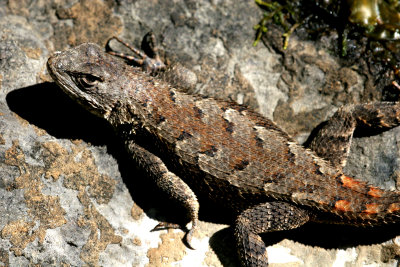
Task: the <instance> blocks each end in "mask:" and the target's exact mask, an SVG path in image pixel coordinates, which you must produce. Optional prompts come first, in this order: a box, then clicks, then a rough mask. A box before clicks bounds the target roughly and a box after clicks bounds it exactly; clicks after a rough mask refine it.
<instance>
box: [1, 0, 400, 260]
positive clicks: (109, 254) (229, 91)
mask: <svg viewBox="0 0 400 267" xmlns="http://www.w3.org/2000/svg"><path fill="white" fill-rule="evenodd" d="M261 15H262V11H261V10H260V9H259V8H258V7H257V6H256V5H255V4H254V3H253V2H251V1H247V2H244V1H233V0H212V1H192V0H186V1H184V0H175V1H144V0H138V1H115V2H114V1H111V0H104V1H101V0H83V1H79V2H78V1H72V0H52V1H45V0H34V1H15V0H9V1H5V0H0V166H1V167H0V173H1V175H0V214H1V215H2V216H1V217H0V265H1V266H28V265H35V264H38V265H40V266H49V265H56V266H82V265H89V266H113V265H114V266H171V265H174V266H237V265H238V261H237V260H236V254H235V250H234V247H233V238H232V236H231V234H232V232H231V230H230V229H223V228H226V225H223V224H219V223H220V222H221V221H219V220H216V219H214V217H213V216H212V214H211V215H210V214H208V213H207V212H204V211H201V214H200V219H201V220H202V221H201V225H200V231H199V232H198V233H197V235H196V236H195V240H194V241H195V242H194V244H195V246H196V248H197V249H196V250H190V249H188V248H187V247H186V246H185V245H184V244H183V243H182V240H181V239H182V238H183V232H182V231H180V230H173V231H172V230H169V231H156V232H151V229H152V228H153V227H154V226H155V225H157V223H158V221H161V220H168V221H171V220H174V219H175V218H176V217H184V216H183V215H182V213H181V212H180V210H176V211H174V210H175V207H174V203H169V202H168V200H167V199H165V198H163V196H162V195H160V193H159V192H158V191H157V189H156V188H154V186H152V185H151V184H148V183H147V181H146V177H145V176H144V175H142V174H140V173H138V172H137V171H136V170H135V168H134V166H131V163H130V161H129V160H128V159H127V158H126V157H125V156H124V152H123V150H122V147H121V145H120V144H119V143H118V140H115V138H114V136H113V133H112V132H111V130H110V129H109V128H108V127H107V126H106V125H104V124H103V123H102V122H101V121H99V120H97V118H94V117H92V116H91V115H89V114H87V113H86V112H85V111H83V110H81V109H80V108H79V106H78V105H75V103H73V102H72V101H70V100H69V99H68V98H67V97H66V96H64V95H63V94H62V92H61V91H60V90H59V89H58V88H57V86H55V85H54V83H51V79H50V77H49V76H48V74H47V71H46V67H45V63H46V60H47V58H48V56H49V55H50V54H51V53H53V52H54V51H56V50H62V49H66V48H68V47H70V46H74V45H76V44H79V43H82V42H87V41H90V42H96V43H98V44H100V45H103V46H104V45H105V42H106V40H107V39H108V38H110V37H111V36H113V35H119V36H120V37H122V38H123V39H124V40H126V41H128V42H129V43H132V44H134V45H136V46H139V45H140V42H141V39H142V37H143V35H144V34H145V33H147V32H148V31H150V30H153V31H154V32H155V34H156V36H157V38H158V40H159V43H160V49H161V52H162V56H163V57H164V58H166V59H167V62H173V61H178V62H180V63H182V64H183V65H185V66H186V67H188V68H189V69H191V70H192V71H193V72H195V73H196V75H197V84H196V86H195V87H194V88H192V89H191V90H192V91H193V92H194V93H200V94H204V95H209V96H216V97H219V98H224V99H232V100H235V101H237V102H239V103H244V104H246V105H248V106H251V107H252V108H254V109H257V110H258V111H260V112H261V113H262V114H264V115H265V116H267V117H269V118H272V119H273V120H274V121H275V122H277V123H278V124H279V125H281V126H282V127H283V128H284V129H285V130H286V131H288V132H289V133H290V134H291V135H293V136H294V137H295V138H297V139H298V140H299V141H300V142H303V141H305V139H306V138H307V136H308V134H309V133H310V131H311V130H312V129H313V128H314V127H316V126H317V125H318V124H320V123H321V122H322V121H324V120H325V119H326V118H327V117H328V116H329V115H331V114H332V113H333V112H334V111H335V110H336V109H337V107H338V106H340V105H342V104H346V103H358V102H360V101H366V100H374V99H373V98H371V97H370V95H374V96H375V95H380V94H379V93H376V94H371V90H372V89H371V88H372V86H371V79H370V78H369V76H368V73H365V71H364V70H363V67H362V66H361V67H360V66H354V67H351V68H349V67H343V66H341V65H340V64H339V63H338V60H337V58H335V57H334V56H332V55H331V54H330V53H329V52H328V51H327V49H326V47H325V45H324V44H325V43H329V42H330V40H321V41H320V44H319V45H318V44H317V45H316V44H314V43H312V42H311V41H299V40H297V39H296V38H295V37H294V38H291V41H290V43H289V47H288V49H287V50H286V51H280V50H279V49H277V47H279V46H280V44H279V40H278V41H276V40H275V42H277V43H273V42H274V40H273V38H271V43H266V45H263V44H259V45H258V46H257V47H252V40H253V37H254V32H253V30H252V27H253V25H255V24H256V23H257V22H258V19H259V18H261ZM378 100H379V99H378ZM399 138H400V128H396V129H393V130H391V131H387V132H384V133H382V134H379V135H377V136H372V137H363V138H356V139H355V140H354V142H353V145H352V151H351V155H350V158H349V161H348V165H347V166H346V171H347V173H348V174H352V175H355V176H357V177H359V178H362V179H365V180H368V181H370V182H371V183H374V184H376V185H379V186H382V187H385V188H389V189H395V188H396V186H397V183H398V180H399V179H398V174H399V165H400V164H399V163H400V162H399V158H400V155H399V149H400V147H399ZM171 213H172V214H171ZM183 220H184V219H183ZM221 229H223V230H221ZM391 229H392V230H393V229H395V228H391ZM392 230H390V229H389V230H387V229H384V230H382V229H381V230H380V229H378V230H362V229H361V230H360V229H356V230H354V229H353V228H351V229H348V228H343V227H332V226H329V227H327V228H326V227H325V226H310V227H305V228H304V229H301V230H300V229H299V230H296V231H293V232H291V233H288V234H286V233H276V234H271V235H266V236H265V239H264V240H265V242H266V243H268V244H271V245H272V246H271V247H269V248H268V252H269V255H270V263H271V266H365V265H368V266H396V264H397V260H396V257H397V258H398V256H399V244H400V239H399V238H396V232H395V231H394V230H393V231H392ZM397 234H399V233H397ZM284 238H287V239H284Z"/></svg>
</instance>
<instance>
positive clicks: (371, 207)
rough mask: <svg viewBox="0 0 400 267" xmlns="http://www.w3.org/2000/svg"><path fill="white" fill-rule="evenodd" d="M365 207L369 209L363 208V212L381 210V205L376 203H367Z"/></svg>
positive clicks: (370, 212)
mask: <svg viewBox="0 0 400 267" xmlns="http://www.w3.org/2000/svg"><path fill="white" fill-rule="evenodd" d="M365 207H366V208H367V209H365V210H363V212H364V213H367V214H376V213H378V212H379V211H380V210H379V205H378V204H376V203H371V204H366V205H365Z"/></svg>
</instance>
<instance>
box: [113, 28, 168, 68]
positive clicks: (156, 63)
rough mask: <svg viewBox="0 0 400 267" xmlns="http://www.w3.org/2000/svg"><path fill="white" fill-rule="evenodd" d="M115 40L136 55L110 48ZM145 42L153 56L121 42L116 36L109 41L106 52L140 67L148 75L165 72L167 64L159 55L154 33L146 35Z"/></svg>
mask: <svg viewBox="0 0 400 267" xmlns="http://www.w3.org/2000/svg"><path fill="white" fill-rule="evenodd" d="M113 39H115V40H116V41H118V42H119V43H121V44H122V45H124V46H126V47H127V48H128V49H129V50H131V51H132V52H133V53H134V56H129V55H126V54H124V53H120V52H115V51H113V50H112V49H111V47H110V42H111V40H113ZM144 40H145V41H146V42H147V43H148V47H149V49H150V50H151V54H152V56H148V55H147V54H146V53H145V52H142V51H141V50H139V49H137V48H135V47H133V46H131V45H129V44H128V43H126V42H124V41H123V40H121V39H120V38H118V37H116V36H113V37H111V38H110V39H108V41H107V44H106V50H107V52H108V53H109V54H110V55H113V56H117V57H121V58H123V59H126V60H128V61H131V62H133V63H134V64H136V65H138V66H140V67H141V68H142V69H143V70H144V71H146V72H148V73H157V72H158V71H160V70H164V69H165V64H164V62H163V61H162V60H161V58H160V56H159V54H158V48H157V46H156V44H155V43H156V41H155V36H154V34H153V32H149V33H148V34H146V35H145V37H144Z"/></svg>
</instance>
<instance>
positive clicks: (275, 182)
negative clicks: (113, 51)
mask: <svg viewBox="0 0 400 267" xmlns="http://www.w3.org/2000/svg"><path fill="white" fill-rule="evenodd" d="M48 69H49V72H50V74H51V76H52V77H53V79H54V80H55V81H56V82H57V84H58V85H59V86H60V87H61V88H62V89H63V90H64V91H65V93H67V94H68V95H69V96H70V97H71V98H72V99H74V100H76V101H77V102H79V103H80V104H81V105H82V106H83V107H85V108H86V109H87V110H89V111H90V112H92V113H93V114H95V115H97V116H99V117H101V118H104V119H106V120H107V121H108V122H109V123H110V124H111V125H112V126H113V127H114V128H115V130H116V132H117V133H118V135H119V136H120V137H121V139H122V141H123V142H124V143H125V146H126V148H127V150H128V152H129V153H130V154H131V155H132V157H133V159H134V160H135V161H136V162H137V164H138V165H140V166H141V167H143V168H144V169H145V170H146V171H147V173H148V174H149V177H150V178H151V179H154V181H155V182H156V183H157V184H158V186H159V187H160V188H161V189H162V190H164V191H166V192H167V193H169V195H170V196H171V198H174V199H176V200H178V201H180V202H182V203H183V204H184V205H185V206H186V207H187V209H188V212H189V214H190V217H191V220H192V222H193V227H192V229H191V230H190V231H189V233H188V235H187V239H188V242H189V243H190V238H191V235H192V233H193V231H194V230H195V229H196V224H197V220H198V209H199V203H198V201H197V198H196V195H197V196H200V195H202V196H203V197H206V198H208V199H210V200H212V201H215V203H216V208H220V209H225V210H228V211H229V212H231V214H232V215H233V216H234V217H236V218H237V219H236V221H235V222H232V223H233V224H234V225H235V237H236V240H237V246H238V253H239V256H240V260H241V262H242V264H243V265H244V266H266V265H268V259H267V254H266V250H265V245H264V243H263V242H262V240H261V238H260V236H259V233H263V232H270V231H277V230H287V229H292V228H296V227H299V226H301V225H303V224H304V223H306V222H307V221H317V222H321V221H322V222H329V223H341V224H352V225H377V224H382V223H393V222H398V221H399V220H400V219H399V215H400V203H399V202H400V201H399V199H400V198H399V193H398V192H388V191H384V190H381V189H378V188H376V187H373V186H370V185H368V184H366V183H364V182H361V181H358V180H356V179H354V178H351V177H348V176H346V175H344V174H343V173H342V171H341V166H342V165H343V164H344V162H345V157H346V155H347V152H348V148H349V142H350V140H351V137H352V134H353V131H354V129H355V127H356V126H357V125H358V124H360V123H363V124H364V125H368V126H370V127H374V125H375V126H376V127H386V128H390V127H394V126H396V125H398V122H399V113H400V106H399V104H397V103H372V104H365V105H354V106H347V107H343V108H341V109H340V110H339V111H338V112H337V113H336V115H335V116H334V117H333V119H332V120H331V121H330V122H328V123H327V125H326V126H325V127H324V128H322V129H321V131H320V133H319V134H317V137H316V139H315V140H314V141H313V142H312V143H311V148H312V149H314V150H315V151H316V152H313V151H311V150H308V149H305V148H303V147H302V146H300V145H298V144H296V142H295V141H293V140H292V139H291V138H290V137H289V136H288V135H287V134H286V133H285V132H284V131H283V130H281V129H280V128H279V127H278V126H276V125H275V124H274V123H273V122H271V121H270V120H268V119H266V118H264V117H262V116H261V115H259V114H257V113H255V112H253V111H251V110H249V109H247V108H245V107H243V106H239V105H237V104H233V103H229V102H224V101H220V100H216V99H212V98H203V97H200V96H193V95H188V94H185V93H183V92H181V91H179V90H177V89H175V88H173V87H172V86H171V85H170V84H169V83H167V82H166V81H164V80H161V79H158V78H156V77H152V76H150V75H149V74H147V73H144V72H142V71H140V70H139V69H138V68H133V67H130V66H128V65H126V64H125V63H123V62H122V61H120V60H119V59H116V58H114V57H112V56H110V55H108V54H106V53H104V52H103V51H102V49H100V48H99V47H98V46H97V45H94V44H82V45H80V46H77V47H75V48H73V49H70V50H68V51H65V52H62V53H58V54H55V55H54V56H52V57H51V58H50V59H49V61H48ZM341 119H345V122H344V123H342V124H341V122H340V121H341ZM331 143H333V144H335V146H334V147H333V151H332V152H329V151H328V149H327V148H329V146H331V145H330V144H331ZM327 144H328V145H329V146H327ZM317 154H319V155H320V156H321V157H327V158H328V160H331V161H330V162H328V161H326V160H324V159H322V158H321V157H319V156H318V155H317Z"/></svg>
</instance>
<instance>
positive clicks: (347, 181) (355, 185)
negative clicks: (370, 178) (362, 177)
mask: <svg viewBox="0 0 400 267" xmlns="http://www.w3.org/2000/svg"><path fill="white" fill-rule="evenodd" d="M340 180H341V181H342V183H343V186H344V187H347V188H350V189H352V190H357V189H362V187H363V184H362V183H361V182H360V181H357V180H355V179H353V178H351V177H348V176H346V175H342V176H341V177H340Z"/></svg>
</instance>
